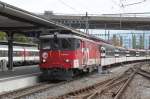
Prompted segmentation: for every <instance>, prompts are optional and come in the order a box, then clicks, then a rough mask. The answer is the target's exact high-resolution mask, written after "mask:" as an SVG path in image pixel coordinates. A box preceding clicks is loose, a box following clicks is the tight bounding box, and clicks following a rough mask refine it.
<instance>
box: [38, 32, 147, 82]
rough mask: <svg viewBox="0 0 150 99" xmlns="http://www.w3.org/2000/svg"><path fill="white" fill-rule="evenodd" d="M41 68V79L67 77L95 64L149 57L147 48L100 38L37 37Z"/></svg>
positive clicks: (140, 59) (92, 68) (104, 64)
mask: <svg viewBox="0 0 150 99" xmlns="http://www.w3.org/2000/svg"><path fill="white" fill-rule="evenodd" d="M40 41H41V47H40V65H39V66H40V69H41V71H42V72H43V76H42V77H43V78H44V79H45V78H47V77H48V78H50V79H62V80H63V79H66V78H69V77H73V76H74V75H76V74H79V73H80V72H92V71H93V70H95V69H98V67H100V66H101V67H107V66H111V65H112V64H118V63H125V62H133V61H144V60H148V59H150V51H149V50H134V49H125V48H121V47H115V46H113V45H111V44H109V43H107V42H105V41H103V40H101V39H95V38H93V37H84V36H79V35H74V34H65V33H64V34H53V35H43V36H41V37H40Z"/></svg>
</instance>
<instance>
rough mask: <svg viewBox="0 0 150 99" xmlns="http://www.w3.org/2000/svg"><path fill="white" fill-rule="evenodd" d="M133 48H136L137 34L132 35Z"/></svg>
mask: <svg viewBox="0 0 150 99" xmlns="http://www.w3.org/2000/svg"><path fill="white" fill-rule="evenodd" d="M132 48H133V49H135V48H136V36H135V34H132Z"/></svg>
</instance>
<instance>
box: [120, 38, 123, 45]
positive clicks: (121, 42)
mask: <svg viewBox="0 0 150 99" xmlns="http://www.w3.org/2000/svg"><path fill="white" fill-rule="evenodd" d="M120 46H121V47H122V46H123V38H122V36H120Z"/></svg>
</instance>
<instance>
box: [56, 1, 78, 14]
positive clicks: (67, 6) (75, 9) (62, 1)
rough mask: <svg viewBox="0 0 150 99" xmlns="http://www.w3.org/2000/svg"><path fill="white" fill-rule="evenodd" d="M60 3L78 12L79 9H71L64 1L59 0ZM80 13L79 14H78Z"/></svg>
mask: <svg viewBox="0 0 150 99" xmlns="http://www.w3.org/2000/svg"><path fill="white" fill-rule="evenodd" d="M58 1H59V2H60V3H62V4H63V5H65V6H66V7H68V8H70V9H71V10H73V11H75V12H78V10H77V9H75V8H73V7H71V6H70V5H68V4H67V3H65V2H64V1H63V0H58ZM78 13H79V12H78Z"/></svg>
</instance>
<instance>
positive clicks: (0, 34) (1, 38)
mask: <svg viewBox="0 0 150 99" xmlns="http://www.w3.org/2000/svg"><path fill="white" fill-rule="evenodd" d="M0 41H6V33H5V32H0Z"/></svg>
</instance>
